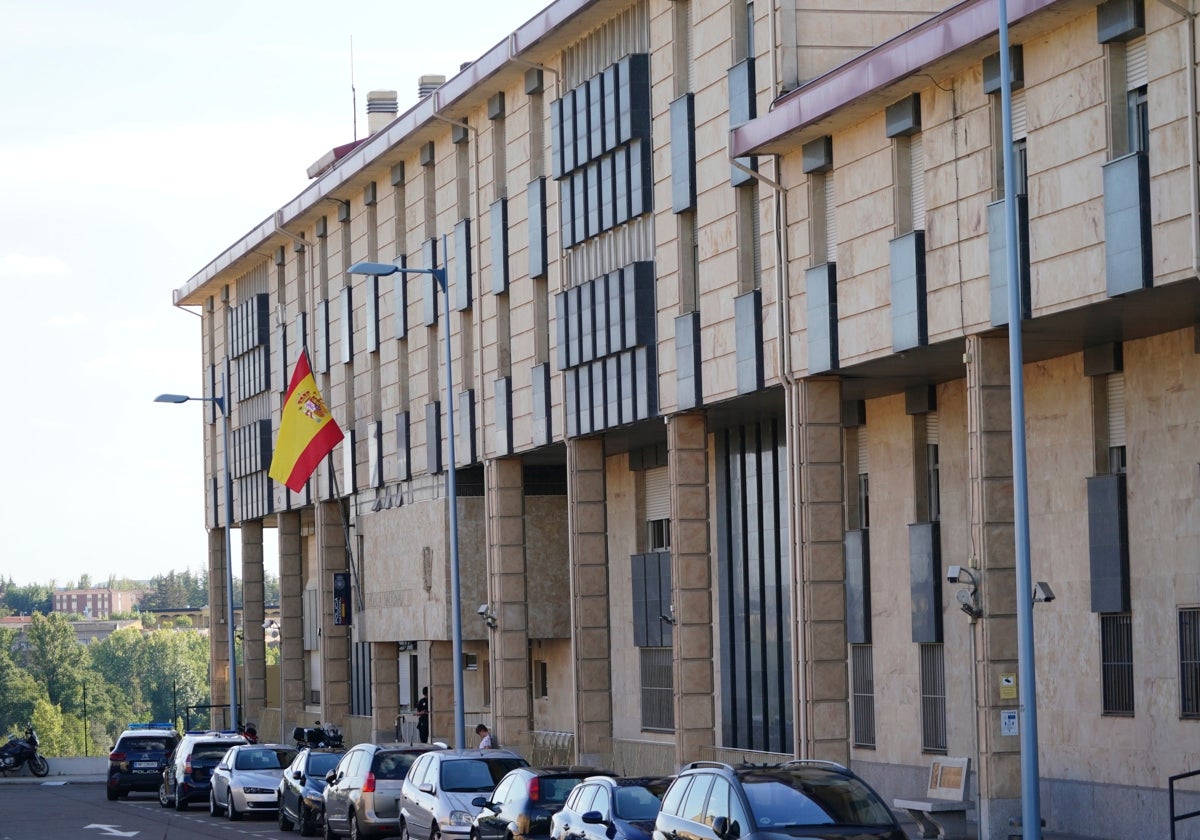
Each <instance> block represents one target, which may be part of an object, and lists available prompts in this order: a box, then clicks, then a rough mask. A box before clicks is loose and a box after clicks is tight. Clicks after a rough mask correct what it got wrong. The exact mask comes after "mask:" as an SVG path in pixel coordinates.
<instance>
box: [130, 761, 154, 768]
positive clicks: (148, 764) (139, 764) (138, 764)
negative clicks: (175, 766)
mask: <svg viewBox="0 0 1200 840" xmlns="http://www.w3.org/2000/svg"><path fill="white" fill-rule="evenodd" d="M133 766H134V767H136V768H137V769H139V770H156V769H158V762H157V761H135V762H133Z"/></svg>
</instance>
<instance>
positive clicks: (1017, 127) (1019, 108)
mask: <svg viewBox="0 0 1200 840" xmlns="http://www.w3.org/2000/svg"><path fill="white" fill-rule="evenodd" d="M1028 119H1029V118H1028V115H1027V113H1026V110H1025V91H1023V90H1014V91H1013V93H1012V139H1013V140H1014V141H1015V140H1024V139H1025V135H1026V134H1027V133H1028V130H1029V128H1028V126H1029V122H1028Z"/></svg>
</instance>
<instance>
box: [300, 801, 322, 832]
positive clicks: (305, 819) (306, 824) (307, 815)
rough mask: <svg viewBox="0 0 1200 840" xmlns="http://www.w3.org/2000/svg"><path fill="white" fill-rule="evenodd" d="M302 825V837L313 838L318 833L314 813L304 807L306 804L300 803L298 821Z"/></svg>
mask: <svg viewBox="0 0 1200 840" xmlns="http://www.w3.org/2000/svg"><path fill="white" fill-rule="evenodd" d="M296 822H297V823H299V825H300V836H301V837H312V836H313V835H314V834H316V833H317V821H316V819H315V818H314V817H313V813H312V811H310V810H308V809H307V808H305V807H304V803H303V802H301V803H300V814H299V816H298V818H297V820H296Z"/></svg>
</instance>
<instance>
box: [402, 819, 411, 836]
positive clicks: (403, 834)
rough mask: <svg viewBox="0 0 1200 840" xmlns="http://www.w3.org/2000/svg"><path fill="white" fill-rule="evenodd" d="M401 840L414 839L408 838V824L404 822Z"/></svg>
mask: <svg viewBox="0 0 1200 840" xmlns="http://www.w3.org/2000/svg"><path fill="white" fill-rule="evenodd" d="M400 840H412V838H411V837H409V836H408V823H406V822H405V821H404V820H400Z"/></svg>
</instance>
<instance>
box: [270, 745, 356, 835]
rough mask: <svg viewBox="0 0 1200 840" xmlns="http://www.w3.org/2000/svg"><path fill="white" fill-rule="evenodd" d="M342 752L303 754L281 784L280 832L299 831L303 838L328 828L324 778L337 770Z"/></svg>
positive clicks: (326, 751) (290, 768) (286, 771)
mask: <svg viewBox="0 0 1200 840" xmlns="http://www.w3.org/2000/svg"><path fill="white" fill-rule="evenodd" d="M345 752H346V751H345V750H343V749H318V748H315V747H312V748H309V749H303V750H300V752H299V753H297V754H296V759H295V761H293V762H292V763H291V764H289V765H288V767H287V769H286V770H284V771H283V778H282V779H280V780H279V829H280V830H281V831H291V830H292V826H297V827H299V829H300V836H301V837H312V836H313V835H315V834H317V833H318V832H319V831H322V830H323V829H324V826H325V798H324V796H322V794H323V793H324V791H325V774H327V773H328V772H329V771H330V770H332V769H333V768H334V767H336V766H337V763H338V761H340V760H341V758H342V755H343V754H344V753H345Z"/></svg>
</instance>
